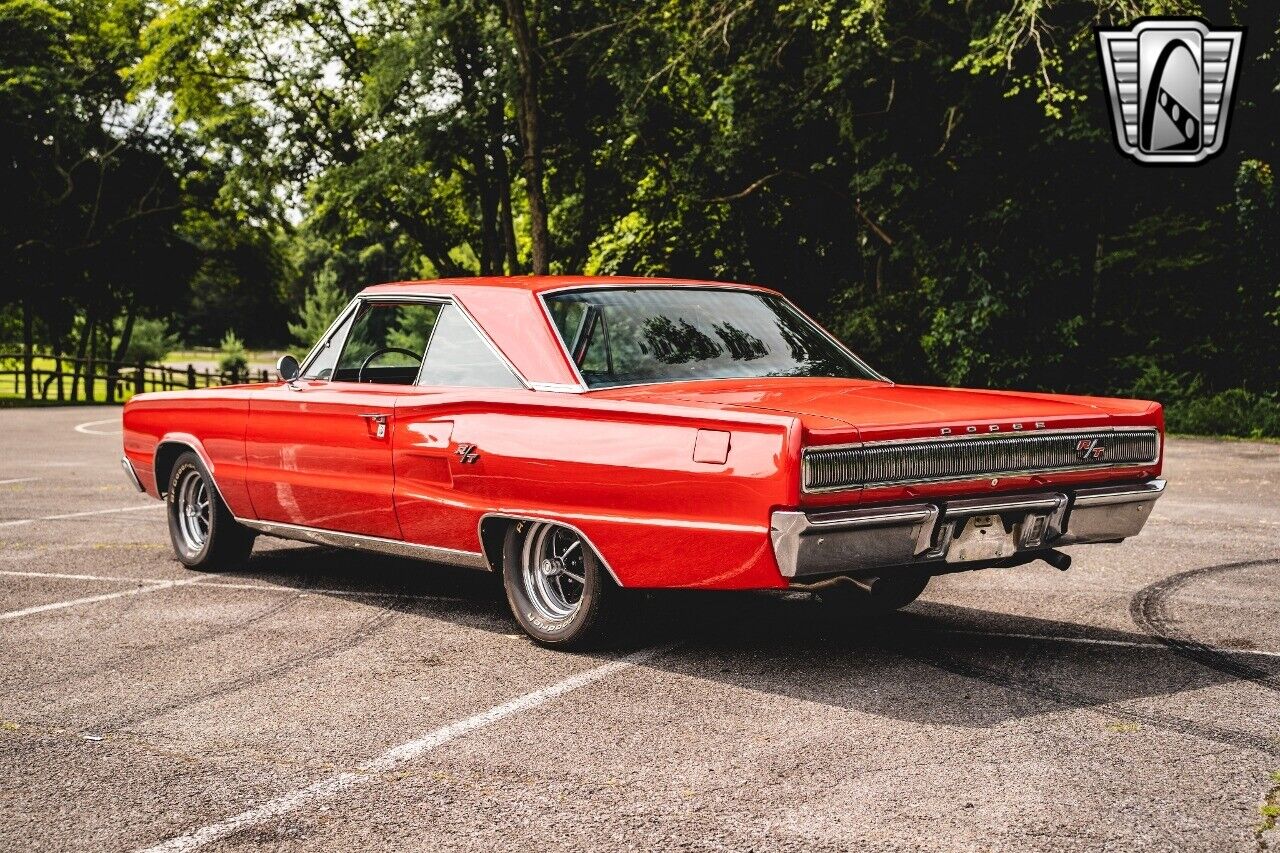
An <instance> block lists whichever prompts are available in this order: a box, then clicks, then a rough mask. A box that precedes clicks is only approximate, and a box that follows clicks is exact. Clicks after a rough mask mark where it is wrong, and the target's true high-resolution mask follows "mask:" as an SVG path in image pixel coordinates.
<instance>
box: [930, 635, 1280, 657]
mask: <svg viewBox="0 0 1280 853" xmlns="http://www.w3.org/2000/svg"><path fill="white" fill-rule="evenodd" d="M925 630H927V631H928V632H929V633H931V634H955V635H958V636H961V637H1002V638H1005V639H1010V640H1042V641H1044V642H1048V643H1074V644H1078V645H1082V646H1120V647H1121V648H1126V649H1167V648H1169V647H1168V646H1167V645H1165V644H1164V643H1149V642H1145V641H1143V640H1107V639H1103V638H1102V637H1073V636H1070V635H1067V634H1017V633H1013V632H1005V631H971V630H966V629H963V628H927V629H925ZM1198 645H1203V646H1204V647H1205V648H1206V649H1209V650H1211V651H1215V652H1219V653H1220V654H1224V655H1258V656H1260V657H1264V658H1280V652H1272V651H1267V650H1265V649H1233V648H1229V647H1227V646H1210V645H1207V644H1204V643H1200V644H1198Z"/></svg>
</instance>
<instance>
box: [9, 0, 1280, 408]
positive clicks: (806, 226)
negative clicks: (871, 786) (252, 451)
mask: <svg viewBox="0 0 1280 853" xmlns="http://www.w3.org/2000/svg"><path fill="white" fill-rule="evenodd" d="M513 12H515V13H523V17H524V18H525V22H526V23H527V28H526V29H527V31H525V30H522V29H521V27H520V26H516V25H515V18H517V17H519V15H515V16H513ZM1152 14H1190V15H1202V16H1205V17H1207V18H1208V19H1209V20H1211V21H1213V22H1214V23H1217V24H1240V25H1247V26H1248V27H1249V34H1248V37H1247V38H1246V39H1245V55H1244V56H1243V57H1242V59H1241V62H1242V67H1243V71H1242V74H1241V81H1240V87H1239V91H1238V94H1237V98H1236V103H1235V106H1234V115H1233V117H1232V119H1231V132H1230V137H1229V139H1228V144H1227V147H1226V150H1225V153H1224V154H1223V155H1222V156H1220V157H1219V158H1217V159H1216V160H1214V161H1212V162H1209V163H1206V164H1204V165H1201V166H1198V167H1196V168H1186V169H1145V168H1140V167H1138V166H1136V165H1134V164H1133V163H1131V162H1129V161H1128V160H1126V159H1124V158H1122V157H1120V156H1118V155H1117V154H1116V152H1115V150H1114V148H1113V146H1112V142H1111V129H1110V124H1109V121H1110V119H1109V117H1108V115H1107V111H1106V107H1105V94H1104V91H1103V88H1102V82H1101V79H1100V75H1099V71H1098V63H1097V58H1096V52H1095V51H1096V48H1095V44H1094V35H1093V28H1094V27H1095V26H1099V25H1113V24H1124V23H1128V22H1131V21H1132V20H1134V19H1136V18H1138V17H1140V16H1143V15H1152ZM1277 25H1278V21H1277V13H1276V11H1275V6H1274V4H1271V3H1264V2H1261V0H1240V2H1234V3H1232V4H1229V5H1227V4H1221V3H1216V2H1205V3H1199V2H1191V0H1077V2H1067V1H1066V0H969V2H958V0H953V1H952V2H936V0H903V2H895V3H889V2H887V0H809V1H808V2H804V3H798V2H779V3H762V2H758V0H647V2H644V3H638V4H622V5H619V4H609V3H601V2H598V0H597V2H591V1H590V0H563V2H559V3H555V4H550V3H546V2H540V0H437V2H430V3H409V2H405V0H352V2H344V3H329V2H319V0H155V2H154V4H152V3H148V2H143V0H0V34H2V35H5V36H7V38H5V39H4V40H3V41H2V44H3V47H0V59H2V62H0V108H2V109H3V116H4V118H3V121H4V122H5V123H6V126H5V129H6V135H5V141H4V145H6V146H8V147H7V148H6V149H5V153H6V155H7V156H6V159H5V160H4V161H3V162H5V163H10V162H12V163H14V164H17V165H16V166H15V167H14V169H13V170H12V172H11V175H10V177H12V178H13V180H14V181H15V183H14V186H15V187H18V188H19V189H18V192H17V193H16V196H15V197H16V198H21V199H23V202H24V203H23V204H22V205H21V206H19V205H17V204H10V205H9V206H8V207H5V208H4V210H5V213H4V217H5V218H3V219H0V229H3V231H4V233H3V237H4V239H3V242H2V243H0V249H2V250H3V251H6V252H8V251H11V248H10V247H19V248H17V249H13V250H12V254H11V255H8V256H6V259H7V262H8V263H9V267H10V268H11V269H13V270H15V271H16V272H15V275H16V276H17V278H15V280H20V281H22V282H23V283H24V284H23V287H24V288H26V290H24V292H30V293H31V294H32V295H31V296H30V297H27V298H24V301H23V304H24V305H26V304H27V303H30V305H31V307H32V308H33V311H32V313H33V315H34V316H35V317H37V318H38V319H37V321H36V325H37V327H38V328H37V334H38V335H39V336H42V337H43V339H45V340H46V341H48V342H50V343H54V342H56V345H58V346H63V347H69V346H71V345H72V344H73V342H77V341H79V340H80V339H81V338H84V339H86V340H89V341H93V340H96V338H95V337H94V335H93V334H92V330H93V324H92V323H89V322H87V320H88V319H89V318H91V317H104V318H105V317H108V316H121V315H124V314H127V313H128V312H130V311H133V312H134V313H137V314H140V315H148V316H158V317H161V316H180V317H182V318H183V322H182V323H181V324H177V323H175V328H177V329H178V331H180V332H181V333H182V334H183V335H184V337H186V338H187V339H188V340H190V341H191V342H193V343H209V342H212V341H216V340H218V338H219V337H220V336H221V335H222V334H223V333H224V332H225V331H226V330H227V329H229V328H231V326H232V325H234V326H235V327H236V329H237V330H238V331H240V332H241V333H243V334H244V335H245V336H246V338H248V339H249V340H250V341H252V342H254V343H256V344H266V343H276V342H278V341H280V340H281V339H283V338H284V336H285V335H286V324H285V321H286V320H288V319H289V315H290V314H296V315H297V316H296V317H295V322H293V323H291V324H289V325H288V329H287V334H289V335H292V336H293V337H294V338H295V339H296V340H297V341H298V343H300V344H302V345H309V344H310V343H312V342H313V340H314V338H315V337H316V336H317V335H318V331H319V330H322V329H323V328H324V327H325V326H327V324H328V321H329V319H331V316H332V314H333V313H335V308H336V306H338V305H340V303H341V302H343V301H344V299H343V295H344V294H348V293H350V292H352V291H353V290H355V289H356V288H358V287H359V286H361V285H363V284H366V283H369V282H373V281H379V280H388V279H396V278H411V277H431V276H436V275H446V274H448V275H453V274H476V273H480V274H486V273H517V272H524V271H528V270H529V269H531V267H532V265H533V264H534V262H535V258H534V254H535V252H534V251H533V242H534V241H533V235H534V234H535V232H536V231H537V229H536V226H535V223H534V221H533V220H535V219H536V218H537V217H534V216H532V215H531V212H532V210H533V208H532V207H531V203H530V198H531V192H532V191H534V190H536V189H537V187H535V186H533V185H531V184H530V182H529V175H539V176H540V177H539V179H538V181H539V182H543V181H544V182H545V188H544V189H545V196H546V199H545V201H546V208H547V218H548V224H549V246H548V252H549V256H550V269H551V271H552V272H582V271H586V272H592V273H607V274H620V275H679V276H690V277H701V278H725V279H736V280H747V281H758V282H761V283H764V284H768V285H771V286H774V287H776V288H778V289H779V290H781V291H783V292H784V293H786V294H787V295H788V296H790V297H792V298H793V299H795V300H796V301H798V302H799V303H800V304H801V305H802V306H803V307H805V308H806V309H808V310H809V311H811V312H813V313H816V314H818V315H819V316H820V318H821V319H823V320H824V321H826V322H827V323H828V325H829V326H830V327H831V328H832V329H833V330H834V331H836V333H837V334H839V335H840V336H841V337H842V338H844V339H845V340H846V341H848V342H849V343H850V344H851V345H852V346H853V347H854V348H855V349H856V350H858V351H859V352H860V353H861V354H862V355H863V356H864V357H866V358H867V359H868V361H870V362H871V363H872V364H874V365H876V366H877V367H878V368H880V369H881V370H882V371H883V372H884V373H886V374H887V375H889V376H891V377H893V378H895V379H899V380H902V381H916V382H948V383H958V384H968V385H978V386H987V387H998V386H1014V387H1029V388H1041V389H1048V390H1059V391H1081V392H1089V393H1108V392H1111V393H1131V392H1132V393H1145V391H1143V390H1142V389H1144V388H1147V387H1149V385H1150V380H1151V377H1152V376H1165V377H1169V376H1173V377H1179V379H1178V383H1179V387H1182V388H1186V389H1194V393H1193V394H1191V395H1190V396H1188V397H1186V398H1185V399H1186V400H1188V401H1189V400H1191V399H1192V398H1195V399H1201V398H1203V399H1206V400H1211V399H1217V398H1218V397H1220V396H1221V395H1222V394H1224V393H1226V392H1228V390H1229V389H1234V388H1239V389H1244V393H1245V394H1246V395H1250V396H1249V399H1250V400H1254V399H1256V400H1258V401H1262V402H1260V403H1258V404H1257V405H1256V406H1255V405H1253V404H1252V403H1250V404H1249V405H1244V404H1243V403H1241V404H1240V405H1236V403H1230V401H1227V402H1224V403H1222V405H1224V406H1226V408H1225V409H1222V411H1224V412H1231V413H1234V414H1233V415H1232V416H1239V417H1241V418H1245V419H1246V420H1248V421H1249V422H1250V423H1253V424H1260V423H1269V421H1266V416H1265V409H1266V401H1267V400H1270V399H1272V398H1271V397H1269V396H1268V395H1271V394H1274V393H1275V392H1276V391H1277V389H1278V388H1280V334H1277V333H1278V332H1280V240H1278V239H1277V236H1278V235H1280V203H1278V202H1277V190H1276V185H1275V179H1274V168H1275V163H1276V160H1277V154H1278V153H1280V152H1278V150H1277V149H1278V148H1280V134H1277V133H1276V131H1275V124H1274V118H1273V117H1274V115H1275V114H1276V112H1277V110H1278V109H1280V61H1278V60H1277V52H1276V49H1277V44H1276V41H1277V36H1276V33H1277ZM526 37H527V38H526ZM522 40H524V41H525V42H527V43H526V44H525V45H524V46H525V47H528V46H533V47H534V48H536V50H535V53H536V55H534V54H530V53H529V52H528V51H522V50H521V49H520V48H521V41H522ZM522 57H523V58H524V59H525V60H529V59H530V57H532V61H526V62H523V63H522V62H521V58H522ZM530 73H533V74H535V75H536V80H534V81H533V82H535V83H536V86H535V87H534V88H535V89H536V92H535V95H536V98H535V100H536V110H535V112H536V115H535V116H534V118H536V119H537V122H536V123H537V125H538V126H539V128H540V131H539V133H540V139H541V142H540V144H538V145H532V146H530V145H526V142H527V141H528V136H529V122H528V121H527V120H526V119H528V118H529V114H528V111H527V110H526V109H525V104H526V99H527V95H528V93H529V88H528V86H527V83H528V82H529V74H530ZM85 80H87V81H88V82H87V83H84V82H81V81H85ZM522 111H523V112H522ZM143 118H147V122H143V121H142V119H143ZM49 140H57V142H58V145H57V146H54V147H53V148H51V147H50V145H49V144H48V141H49ZM102 152H110V156H109V157H106V156H104V155H103V154H102ZM86 157H87V159H85V158H86ZM530 157H536V158H538V159H539V161H540V162H539V163H537V164H530V163H529V158H530ZM81 160H84V164H82V165H77V164H79V163H80V161H81ZM531 165H536V166H537V167H538V168H533V169H531V168H529V167H530V166H531ZM63 172H66V173H67V174H70V175H72V176H73V178H74V180H73V184H75V190H74V191H73V192H71V193H70V194H66V195H65V197H64V192H65V181H64V180H63V179H62V173H63ZM91 175H92V176H97V175H103V176H106V182H105V183H102V184H101V185H102V186H104V187H107V188H108V189H109V190H111V191H110V192H108V193H107V196H110V197H113V198H114V200H113V201H112V202H111V204H110V205H107V206H106V207H104V208H103V209H104V210H105V211H107V215H106V218H105V219H102V218H99V219H94V220H93V221H94V222H95V223H96V224H94V225H93V227H90V228H88V230H87V232H86V230H85V225H86V223H87V222H88V221H89V218H90V217H88V212H89V211H91V210H92V209H93V207H92V204H90V203H89V202H88V200H89V199H90V198H91V197H96V193H95V192H94V190H95V189H96V188H97V187H98V185H99V183H101V182H95V181H96V180H97V179H96V178H95V179H94V180H90V176H91ZM144 176H146V179H145V180H144ZM152 186H154V187H156V189H155V190H154V191H152V192H151V194H150V195H143V196H141V197H139V194H138V193H137V192H136V191H137V190H139V189H141V188H146V187H152ZM113 194H114V195H113ZM32 202H34V204H32ZM28 210H36V211H39V212H40V213H39V215H38V216H31V215H29V214H28V213H27V212H26V211H28ZM131 211H137V212H142V211H145V216H141V217H138V218H131V213H130V212H131ZM107 222H115V223H117V224H116V225H113V226H111V227H109V228H108V227H107V225H106V223H107ZM144 224H145V227H144ZM81 233H88V234H90V237H89V238H87V242H86V241H82V240H81V239H80V238H79V237H78V236H77V237H76V238H75V239H68V238H67V235H70V234H75V235H79V234H81ZM95 235H96V236H95ZM82 244H83V245H82ZM88 244H93V247H95V248H87V246H88ZM28 283H31V287H32V288H39V287H43V288H44V289H43V290H39V289H31V288H29V287H28ZM9 298H10V300H11V301H12V302H14V303H15V304H16V301H17V300H16V298H14V297H9ZM291 306H297V308H296V309H294V310H291ZM19 327H20V324H17V325H15V323H14V322H13V320H12V318H10V319H9V320H7V321H6V322H5V325H4V328H8V329H15V328H19ZM99 345H101V344H99ZM1236 397H1239V395H1236ZM1236 397H1232V398H1231V399H1233V400H1234V399H1236ZM1169 399H1170V400H1171V409H1170V411H1171V418H1172V417H1173V415H1172V412H1173V409H1174V406H1173V402H1172V401H1174V400H1175V399H1180V398H1175V397H1169ZM1224 399H1226V398H1224ZM1244 399H1245V398H1244V397H1239V400H1244ZM1237 402H1239V401H1237ZM1179 405H1183V404H1181V403H1180V404H1179ZM1187 405H1189V403H1188V404H1187ZM1187 405H1183V410H1184V411H1190V409H1189V408H1187ZM1206 405H1208V404H1206ZM1214 405H1218V404H1216V403H1215V404H1214ZM1197 417H1199V416H1197ZM1210 420H1212V419H1210ZM1199 422H1204V423H1209V422H1210V421H1206V420H1203V419H1202V420H1201V421H1199ZM1250 428H1251V429H1252V428H1253V427H1250ZM1265 428H1266V429H1271V427H1265Z"/></svg>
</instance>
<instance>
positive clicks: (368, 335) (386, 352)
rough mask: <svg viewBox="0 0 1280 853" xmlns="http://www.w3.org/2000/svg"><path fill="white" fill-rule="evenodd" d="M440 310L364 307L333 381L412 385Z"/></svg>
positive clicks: (418, 305)
mask: <svg viewBox="0 0 1280 853" xmlns="http://www.w3.org/2000/svg"><path fill="white" fill-rule="evenodd" d="M441 307H442V306H441V305H440V303H431V302H413V303H395V302H368V303H365V304H364V305H362V306H361V307H360V310H359V311H358V312H357V313H356V316H355V320H354V321H353V322H352V323H351V332H350V333H349V334H348V335H347V339H346V343H345V344H344V345H343V347H342V355H341V356H339V357H338V361H337V365H336V367H335V368H334V371H333V379H335V380H337V381H341V382H377V383H383V384H391V385H412V384H413V380H414V379H415V378H416V377H417V375H418V370H419V368H420V366H421V364H422V354H423V352H424V351H425V350H426V348H427V341H429V340H431V334H432V329H433V328H435V325H436V321H437V318H438V317H439V315H440V309H441Z"/></svg>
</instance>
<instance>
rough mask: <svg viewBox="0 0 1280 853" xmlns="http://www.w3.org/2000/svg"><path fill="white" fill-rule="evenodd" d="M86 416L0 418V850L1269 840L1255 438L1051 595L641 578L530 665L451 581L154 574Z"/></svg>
mask: <svg viewBox="0 0 1280 853" xmlns="http://www.w3.org/2000/svg"><path fill="white" fill-rule="evenodd" d="M118 418H119V412H118V410H112V409H103V408H89V409H77V408H66V409H43V410H18V409H3V410H0V654H2V655H3V657H2V660H3V666H0V774H2V778H3V780H4V785H3V787H2V788H0V849H4V850H135V849H147V848H151V847H154V846H156V845H161V844H165V843H168V847H166V848H163V849H170V850H192V849H209V850H248V849H255V850H256V849H270V850H289V851H292V850H317V849H322V850H334V849H344V850H347V849H361V850H366V849H367V850H383V849H404V848H416V849H424V850H448V851H453V850H457V851H483V853H499V851H529V850H537V851H548V850H573V851H581V850H610V851H612V850H643V851H652V850H667V849H680V850H729V851H743V850H755V851H772V850H797V851H822V850H918V849H928V850H945V851H953V850H954V851H980V850H991V851H1005V850H1045V851H1049V850H1052V851H1063V850H1124V851H1130V850H1162V851H1163V850H1177V851H1215V853H1216V851H1257V850H1260V849H1265V848H1266V847H1267V845H1268V843H1269V844H1270V847H1271V848H1273V849H1280V838H1276V832H1274V831H1272V832H1269V833H1266V832H1264V831H1263V830H1264V826H1265V823H1264V821H1265V820H1266V818H1265V817H1264V814H1263V812H1262V809H1261V806H1262V805H1263V803H1264V801H1265V800H1266V799H1267V798H1268V797H1270V798H1271V800H1272V803H1273V804H1275V803H1276V802H1280V799H1277V798H1280V794H1278V793H1277V792H1276V786H1277V783H1278V782H1280V777H1273V774H1274V773H1276V772H1277V771H1280V618H1277V614H1278V613H1280V488H1278V487H1280V446H1277V445H1269V444H1257V443H1248V442H1219V441H1211V440H1198V439H1197V440H1193V439H1171V440H1170V441H1169V443H1168V450H1167V471H1166V475H1167V477H1168V479H1169V481H1170V486H1169V489H1168V492H1167V493H1166V495H1165V497H1164V498H1163V499H1162V500H1161V501H1160V503H1159V504H1158V505H1157V506H1156V509H1155V512H1154V514H1153V516H1152V518H1151V521H1150V522H1149V524H1148V525H1147V529H1146V531H1145V532H1144V533H1143V534H1142V536H1140V537H1138V538H1137V539H1134V540H1131V541H1129V542H1126V543H1124V544H1121V545H1104V546H1087V547H1079V548H1074V549H1068V550H1070V551H1071V552H1072V554H1073V556H1074V557H1075V565H1074V566H1073V568H1072V569H1071V570H1070V571H1068V572H1065V573H1060V572H1058V571H1056V570H1054V569H1052V568H1050V567H1049V566H1047V565H1044V564H1035V565H1031V566H1026V567H1022V568H1017V569H1008V570H991V571H985V572H974V573H966V574H957V575H950V576H947V577H944V578H939V579H935V580H934V582H933V583H932V584H931V585H930V587H929V589H928V590H927V592H926V593H925V595H924V597H923V598H922V599H921V600H920V601H919V602H917V603H916V604H914V605H912V606H911V607H910V608H908V609H906V610H905V611H903V612H902V613H900V614H896V615H895V616H893V617H891V618H888V619H886V620H884V621H882V622H880V623H878V624H867V623H866V622H865V621H863V620H861V619H859V618H857V617H856V615H854V614H850V613H848V612H842V611H839V610H837V609H834V608H833V607H831V606H830V605H827V604H825V603H823V602H821V601H819V600H817V599H815V598H813V597H810V596H806V595H801V594H792V595H785V596H776V595H769V596H766V595H743V594H665V595H661V596H655V597H654V598H653V600H651V601H649V602H648V603H647V605H646V607H645V608H644V609H643V611H642V616H641V618H640V619H639V620H638V622H639V624H637V625H636V626H635V628H634V630H633V631H632V632H630V634H629V635H628V637H627V638H626V639H625V642H624V643H623V644H622V646H621V647H620V648H619V649H617V650H614V651H609V652H599V653H594V654H565V653H557V652H551V651H546V650H543V649H540V648H538V647H537V646H534V645H533V644H531V643H530V642H528V641H527V640H526V639H524V638H523V636H521V635H519V634H518V630H517V627H516V625H515V623H514V621H513V620H512V618H511V617H510V615H509V614H508V613H507V612H506V610H505V604H504V602H503V599H502V596H501V590H500V587H499V585H498V583H497V580H496V578H494V577H492V576H489V575H485V574H481V573H475V572H468V571H465V570H457V569H450V568H446V567H440V566H434V565H429V564H422V563H412V562H406V561H400V560H393V559H387V558H380V557H373V556H369V555H362V554H349V553H343V552H339V551H335V550H331V549H327V548H318V547H311V546H304V545H299V544H293V543H284V542H274V541H271V540H267V539H259V540H258V546H257V548H256V549H255V556H254V558H253V560H252V563H251V566H250V568H249V569H248V570H247V571H243V572H238V573H235V574H224V575H198V574H193V573H190V572H187V571H185V570H184V569H183V568H182V567H181V566H180V565H179V564H178V563H177V562H176V561H175V560H174V559H173V557H172V555H171V552H170V549H169V544H168V537H167V532H166V527H165V523H164V513H163V511H162V510H161V509H160V506H161V505H160V504H159V503H156V502H153V501H150V500H149V499H147V498H145V497H143V496H140V495H138V494H136V493H135V492H134V491H133V490H132V489H131V487H130V486H129V485H128V484H127V483H126V482H125V479H124V477H123V475H122V474H121V471H120V467H119V462H118V459H119V455H120V437H119V424H118ZM86 424H87V425H86ZM77 425H79V426H81V430H80V431H77V430H76V429H75V427H76V426H77ZM108 510H109V511H108ZM78 513H94V514H78ZM54 516H59V517H54ZM660 558H661V554H660V549H655V559H660Z"/></svg>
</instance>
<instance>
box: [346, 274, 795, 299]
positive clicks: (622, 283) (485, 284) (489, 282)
mask: <svg viewBox="0 0 1280 853" xmlns="http://www.w3.org/2000/svg"><path fill="white" fill-rule="evenodd" d="M494 287H500V288H510V289H512V290H523V291H527V292H529V293H547V292H550V291H553V290H566V289H573V288H592V287H715V288H730V289H734V290H756V291H760V292H763V293H777V291H774V290H771V289H769V288H767V287H761V286H759V285H755V284H734V283H731V282H723V281H699V280H698V279H689V278H649V277H646V276H621V275H619V276H613V275H512V276H476V277H474V278H437V279H422V280H417V281H395V282H387V283H386V284H375V285H372V286H370V287H366V288H365V289H364V290H363V291H361V292H362V293H365V294H381V295H390V294H404V295H410V294H417V293H426V294H430V293H451V294H452V293H459V292H465V290H467V289H470V288H494Z"/></svg>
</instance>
